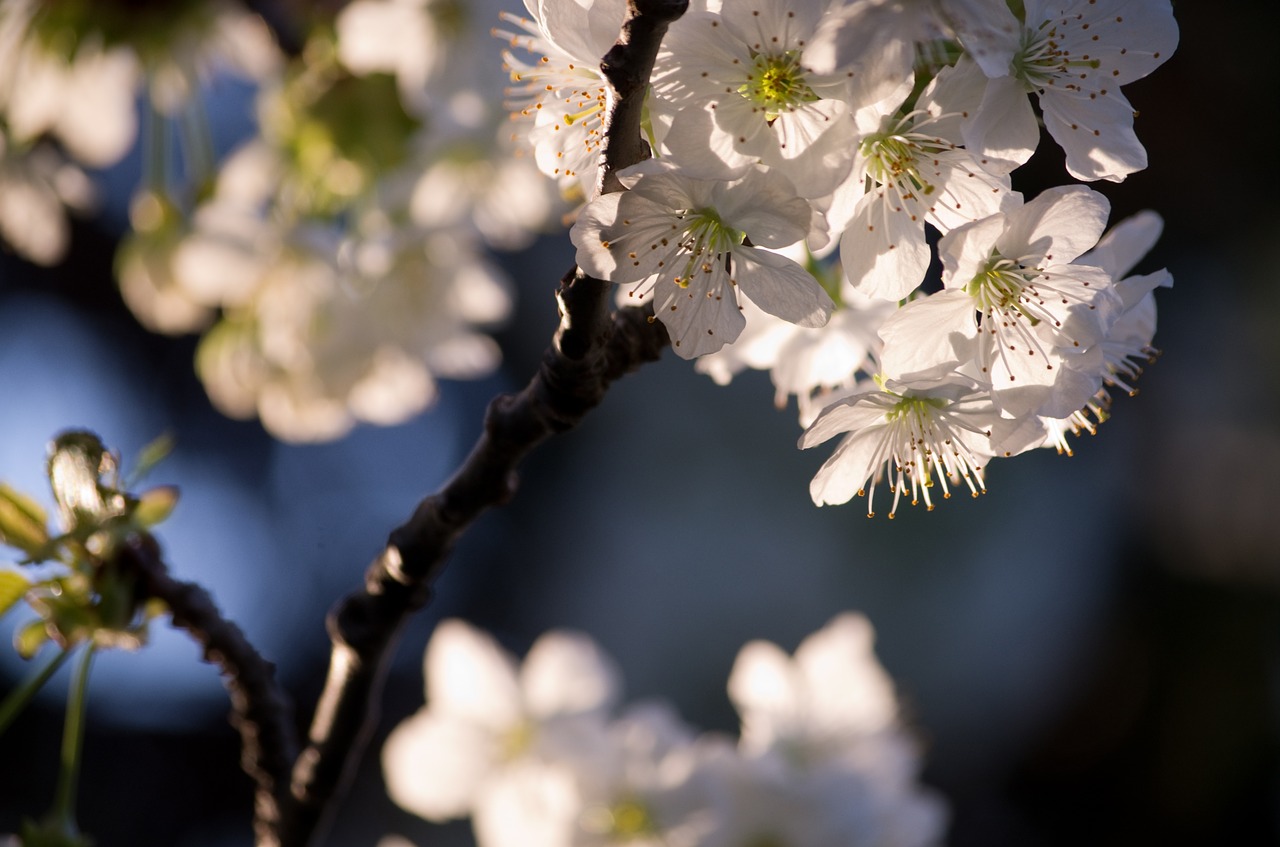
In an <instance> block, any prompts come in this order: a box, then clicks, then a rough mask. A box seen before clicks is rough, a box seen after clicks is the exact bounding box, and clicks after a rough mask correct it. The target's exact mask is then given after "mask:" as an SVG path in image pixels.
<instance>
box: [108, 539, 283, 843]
mask: <svg viewBox="0 0 1280 847" xmlns="http://www.w3.org/2000/svg"><path fill="white" fill-rule="evenodd" d="M118 562H119V565H120V566H121V567H122V568H124V569H126V570H127V571H129V572H131V573H136V574H137V575H138V578H139V586H138V587H139V591H140V595H141V596H142V597H154V598H158V599H160V600H163V601H164V603H165V605H167V606H168V607H169V612H170V614H171V616H172V619H173V625H174V626H176V627H178V628H180V629H184V630H186V631H187V632H188V633H189V634H190V635H191V637H192V638H193V639H194V640H195V641H196V643H197V644H199V645H200V647H201V648H202V650H203V653H204V658H205V660H206V661H209V662H212V663H213V664H215V665H217V666H218V669H219V670H220V671H221V672H222V676H223V678H224V680H225V682H226V685H227V689H228V690H229V691H230V693H231V709H232V711H231V725H232V726H234V727H235V728H236V730H237V731H238V732H239V733H240V742H241V745H240V746H241V754H240V764H241V767H243V768H244V770H245V772H246V773H247V774H249V776H250V777H251V778H252V779H253V782H254V787H255V790H254V831H255V833H256V836H257V843H258V844H259V845H260V847H266V845H275V844H278V843H279V842H278V841H277V840H276V833H277V830H278V829H279V826H280V812H281V808H282V805H283V801H284V799H285V798H286V797H287V792H288V773H289V767H290V765H291V763H292V762H293V761H294V759H295V757H296V754H297V737H296V734H295V732H294V728H293V723H292V719H293V707H292V705H291V704H290V702H289V698H288V697H287V696H286V695H285V693H284V690H283V689H282V688H281V687H280V685H279V683H277V682H276V678H275V665H273V664H272V663H271V662H268V661H267V660H266V659H264V658H263V657H262V656H261V655H260V654H259V653H258V651H257V650H255V649H254V647H253V645H252V644H250V643H249V639H248V638H246V637H245V634H244V633H243V632H242V631H241V630H240V628H239V627H238V626H236V625H235V624H234V623H232V622H230V621H229V620H227V619H226V618H224V617H223V616H222V613H221V612H220V611H219V610H218V607H217V606H216V605H215V604H214V602H213V598H212V597H210V596H209V593H208V592H207V591H205V590H204V589H203V588H201V587H200V586H199V585H196V584H194V583H190V582H182V581H181V580H177V579H174V578H173V577H172V576H170V575H169V570H168V568H167V567H166V566H165V564H164V561H163V559H162V558H161V556H160V547H159V545H158V544H156V541H155V539H154V538H152V537H151V536H150V535H139V536H136V537H133V538H131V539H130V540H129V542H128V543H127V544H124V545H123V546H122V547H121V548H120V550H119V555H118Z"/></svg>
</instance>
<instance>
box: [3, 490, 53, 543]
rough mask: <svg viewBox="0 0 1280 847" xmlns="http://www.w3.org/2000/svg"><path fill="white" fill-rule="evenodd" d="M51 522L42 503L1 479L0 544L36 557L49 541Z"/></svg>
mask: <svg viewBox="0 0 1280 847" xmlns="http://www.w3.org/2000/svg"><path fill="white" fill-rule="evenodd" d="M47 522H48V519H47V518H46V517H45V513H44V509H42V508H40V504H39V503H36V502H35V501H34V500H32V499H31V498H30V497H28V496H27V495H25V494H23V493H22V492H21V491H15V490H14V489H12V488H10V487H9V486H8V485H5V484H4V483H2V482H0V543H3V544H8V545H9V546H11V547H17V548H18V549H19V550H21V551H22V552H24V553H26V554H27V555H28V556H30V557H32V558H35V556H36V551H38V550H40V549H41V548H43V547H44V546H45V545H46V544H47V543H48V542H49V531H48V529H47V528H46V523H47Z"/></svg>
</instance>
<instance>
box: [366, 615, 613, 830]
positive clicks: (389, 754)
mask: <svg viewBox="0 0 1280 847" xmlns="http://www.w3.org/2000/svg"><path fill="white" fill-rule="evenodd" d="M425 673H426V687H427V692H426V693H427V704H426V706H425V707H424V708H423V709H422V710H421V711H419V712H418V713H416V714H415V715H413V716H412V717H410V718H409V719H407V720H406V721H405V722H404V723H402V724H400V725H399V726H398V727H396V729H395V730H394V731H393V732H392V733H391V736H390V737H389V738H388V739H387V743H386V746H385V747H384V748H383V753H382V765H383V771H384V774H385V776H386V780H387V789H388V792H389V793H390V795H391V799H392V800H394V801H395V802H396V803H397V804H398V805H400V806H401V807H403V808H405V809H407V810H409V811H411V812H413V813H414V814H417V815H420V816H422V817H424V818H426V819H428V820H434V821H441V820H448V819H450V818H457V817H464V816H466V815H469V814H471V813H472V811H473V809H474V808H475V806H476V804H477V803H484V802H490V801H492V802H496V803H497V806H498V808H501V807H503V806H504V805H505V804H506V803H507V802H508V801H510V802H520V801H519V798H518V797H509V798H508V797H507V796H506V792H510V791H511V790H513V788H516V787H518V786H519V783H520V781H521V780H522V779H523V778H524V776H530V777H536V776H537V775H539V773H540V770H539V768H538V767H537V766H538V765H539V763H545V762H553V761H555V760H556V759H558V758H559V757H562V756H571V755H576V754H577V753H582V754H590V753H591V752H592V751H593V750H594V748H595V747H596V746H597V745H598V743H599V741H600V739H601V735H600V734H601V733H602V732H603V729H604V723H603V718H604V712H605V710H606V709H608V708H609V706H611V705H612V703H613V700H614V698H615V697H616V696H617V693H618V692H617V688H618V678H617V671H616V670H615V669H614V667H613V664H612V662H611V661H610V660H609V659H608V658H607V657H606V656H604V655H603V654H602V653H601V652H600V650H599V648H598V647H596V646H595V644H594V643H593V642H591V640H590V639H588V638H586V637H585V636H582V635H578V634H573V633H566V632H553V633H548V634H547V635H544V636H543V637H542V638H540V639H539V640H538V641H537V642H536V643H535V644H534V646H533V647H532V648H531V649H530V651H529V655H528V656H527V657H526V659H525V661H524V662H523V664H521V665H519V666H518V665H517V663H516V661H515V659H514V658H513V657H512V656H511V655H510V654H509V653H507V652H506V651H505V650H504V649H502V648H501V647H500V646H499V645H498V644H497V642H495V641H494V640H493V638H492V637H490V636H488V635H487V634H485V633H482V632H480V631H478V630H476V629H474V628H472V627H470V626H469V625H467V624H465V623H463V622H462V621H458V620H447V621H443V622H442V623H440V624H439V625H438V626H437V627H436V632H435V634H434V635H433V636H432V638H431V641H430V643H429V644H428V645H427V653H426V659H425ZM526 763H529V764H532V765H533V766H534V767H533V769H532V770H521V769H520V766H521V765H522V764H526ZM504 769H514V775H515V777H516V782H515V783H514V784H513V783H511V782H507V783H506V784H505V786H499V788H498V794H497V795H496V799H495V798H489V799H488V800H486V799H485V797H484V795H485V793H486V792H487V791H489V789H490V786H491V785H492V784H494V783H495V781H496V780H498V778H499V777H500V776H501V772H502V771H503V770H504ZM561 773H563V771H561ZM543 776H544V777H546V775H545V774H543ZM533 784H534V785H540V786H541V788H540V789H539V791H538V796H542V795H545V796H542V799H543V800H544V801H546V802H550V799H551V795H552V794H554V793H555V790H556V787H557V786H559V787H560V788H563V789H564V791H561V792H560V793H559V795H557V796H559V797H560V800H559V801H558V802H557V803H555V804H553V805H555V806H556V807H557V808H561V809H566V810H567V809H571V808H573V805H572V804H573V801H572V797H571V792H572V787H571V786H570V785H568V784H567V783H564V782H557V781H556V780H555V778H554V777H550V778H544V779H535V781H534V783H533ZM544 812H545V810H544ZM477 814H478V816H479V815H480V814H482V813H480V812H478V813H477ZM483 814H485V815H486V817H490V816H491V815H492V812H489V813H483ZM525 843H531V844H532V843H536V842H535V841H528V842H525ZM553 843H554V842H553Z"/></svg>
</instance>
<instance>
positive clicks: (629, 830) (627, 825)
mask: <svg viewBox="0 0 1280 847" xmlns="http://www.w3.org/2000/svg"><path fill="white" fill-rule="evenodd" d="M609 812H610V815H611V816H612V818H613V825H612V827H610V834H611V835H612V836H613V837H615V838H619V839H627V838H639V837H640V836H642V835H652V834H653V833H654V832H656V831H657V827H656V825H655V823H654V820H653V816H652V815H650V814H649V810H648V809H646V808H645V807H644V806H643V805H642V804H640V803H637V802H636V801H634V800H624V801H623V802H621V803H619V804H618V805H616V806H614V807H613V808H612V809H610V810H609Z"/></svg>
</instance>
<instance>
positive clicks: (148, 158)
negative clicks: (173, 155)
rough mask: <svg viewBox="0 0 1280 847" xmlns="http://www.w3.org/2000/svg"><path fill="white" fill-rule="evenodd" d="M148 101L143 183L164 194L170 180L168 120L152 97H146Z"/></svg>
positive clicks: (144, 138)
mask: <svg viewBox="0 0 1280 847" xmlns="http://www.w3.org/2000/svg"><path fill="white" fill-rule="evenodd" d="M146 103H147V108H146V111H145V112H144V113H143V118H144V128H145V130H146V132H145V134H144V135H143V137H142V141H143V143H142V184H143V185H144V186H145V187H146V189H147V190H148V191H152V192H154V193H156V194H161V195H163V194H164V193H165V184H166V183H167V182H168V174H167V173H166V170H167V165H168V152H169V151H168V147H169V130H168V126H167V125H168V120H167V119H166V118H165V116H164V115H162V114H160V110H159V109H157V108H156V105H155V103H152V102H151V98H150V97H147V98H146Z"/></svg>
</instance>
